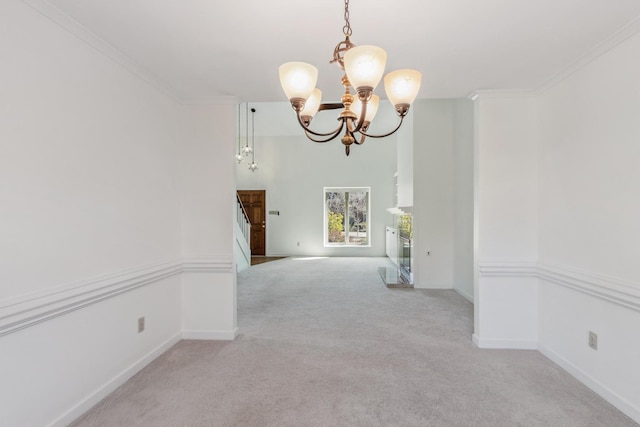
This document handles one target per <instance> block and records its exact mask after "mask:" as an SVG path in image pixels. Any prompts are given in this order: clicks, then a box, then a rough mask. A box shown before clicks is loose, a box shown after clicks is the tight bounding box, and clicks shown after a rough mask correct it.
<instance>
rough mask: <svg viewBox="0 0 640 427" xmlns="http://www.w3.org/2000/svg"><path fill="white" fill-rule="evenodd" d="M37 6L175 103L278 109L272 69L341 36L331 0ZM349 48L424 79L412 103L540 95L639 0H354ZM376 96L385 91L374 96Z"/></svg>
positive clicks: (636, 10) (320, 54)
mask: <svg viewBox="0 0 640 427" xmlns="http://www.w3.org/2000/svg"><path fill="white" fill-rule="evenodd" d="M25 1H27V2H31V3H34V2H40V3H46V2H47V1H48V2H49V3H51V4H52V5H53V6H55V7H56V8H58V9H59V10H60V11H61V12H62V13H64V14H66V15H68V17H70V18H72V19H73V20H75V21H77V22H78V23H79V24H81V25H82V26H84V27H85V28H86V29H88V30H89V31H90V32H91V33H93V34H95V35H96V36H98V37H99V38H100V39H102V40H103V41H105V42H107V43H108V44H110V45H112V46H113V47H115V49H117V50H118V51H120V52H121V53H123V54H124V55H126V56H127V57H128V58H129V59H130V60H131V61H132V62H134V63H136V64H137V65H138V66H139V67H140V68H142V69H143V70H145V72H146V73H148V74H149V75H151V76H153V77H154V79H155V80H156V81H157V82H160V84H161V85H162V86H163V87H164V88H165V89H166V90H167V91H168V92H170V93H172V94H174V96H175V97H176V98H179V99H182V100H195V99H201V98H209V97H218V96H235V97H239V98H240V99H241V100H249V101H286V99H285V97H284V95H283V94H282V91H281V89H280V84H279V81H278V66H279V65H280V64H281V63H283V62H288V61H304V62H310V63H313V64H314V65H316V66H317V67H318V68H319V73H320V78H319V82H318V86H319V87H320V88H321V89H322V90H323V92H324V93H325V100H327V101H328V100H330V98H333V99H334V100H337V99H338V97H339V96H340V93H341V92H340V78H341V72H340V70H339V69H338V68H337V67H336V66H335V65H333V64H329V59H330V58H331V56H332V54H333V48H334V47H335V45H336V44H337V43H338V42H339V41H341V40H342V39H343V35H342V27H343V25H344V22H343V9H344V3H343V2H342V1H339V0H315V1H310V0H277V1H265V0H245V1H237V0H236V1H231V0H229V1H219V0H179V1H178V0H25ZM350 12H351V13H350V16H351V26H352V28H353V36H352V41H353V42H354V43H355V44H373V45H378V46H381V47H383V48H385V49H386V50H387V54H388V65H387V70H393V69H397V68H416V69H419V70H420V71H421V72H422V73H423V87H422V90H421V92H420V95H419V97H420V98H443V97H462V96H466V95H468V94H469V93H470V92H472V91H474V90H497V89H500V90H519V89H536V88H540V87H541V86H543V85H544V84H545V83H546V82H547V81H549V80H550V79H552V78H553V77H554V76H556V75H557V74H558V73H561V72H562V71H563V70H565V69H567V67H570V66H571V65H572V64H573V63H575V62H576V61H578V60H580V58H581V57H583V56H584V55H586V54H588V53H589V52H591V51H593V50H594V49H596V48H597V47H598V45H599V44H600V43H602V42H603V41H606V40H607V39H608V38H611V37H612V36H614V35H615V34H616V33H617V32H620V31H624V30H625V26H627V28H628V26H629V25H636V24H634V21H635V20H636V19H637V18H638V17H640V1H638V0H606V1H605V0H536V1H531V0H511V1H509V0H480V1H479V0H438V1H436V0H353V1H351V3H350ZM377 92H378V93H379V94H380V95H381V96H382V97H384V93H381V92H382V91H381V90H378V91H377Z"/></svg>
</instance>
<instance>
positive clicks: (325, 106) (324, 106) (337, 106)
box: [318, 102, 344, 111]
mask: <svg viewBox="0 0 640 427" xmlns="http://www.w3.org/2000/svg"><path fill="white" fill-rule="evenodd" d="M340 108H344V104H343V103H342V102H333V103H325V104H320V108H318V111H323V110H338V109H340Z"/></svg>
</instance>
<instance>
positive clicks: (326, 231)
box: [322, 187, 371, 248]
mask: <svg viewBox="0 0 640 427" xmlns="http://www.w3.org/2000/svg"><path fill="white" fill-rule="evenodd" d="M340 191H342V192H362V191H366V192H367V194H368V196H367V221H366V222H367V231H366V233H367V243H366V244H364V245H355V244H349V233H350V231H349V230H348V228H349V227H347V226H346V225H347V224H348V223H349V221H348V218H349V213H348V209H349V208H348V206H345V209H346V211H347V212H346V218H345V228H346V230H345V233H346V234H345V243H330V242H329V227H328V225H329V218H328V217H329V215H328V209H327V192H340ZM322 206H323V208H322V210H323V216H322V228H323V230H324V232H323V244H324V247H325V248H370V247H371V187H323V189H322Z"/></svg>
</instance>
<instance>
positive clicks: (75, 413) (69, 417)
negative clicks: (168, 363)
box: [49, 333, 181, 427]
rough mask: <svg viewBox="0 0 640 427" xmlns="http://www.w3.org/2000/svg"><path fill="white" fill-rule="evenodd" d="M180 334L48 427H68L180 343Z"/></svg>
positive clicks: (152, 351)
mask: <svg viewBox="0 0 640 427" xmlns="http://www.w3.org/2000/svg"><path fill="white" fill-rule="evenodd" d="M180 338H181V334H180V333H178V334H176V335H174V336H172V337H171V338H169V339H168V340H167V341H165V342H164V343H162V344H160V345H159V346H158V347H156V348H155V349H153V350H151V351H150V352H149V353H148V354H147V355H146V356H144V357H142V358H141V359H140V360H138V361H136V362H135V363H133V364H132V365H131V366H129V367H128V368H126V369H125V370H124V371H122V372H121V373H120V374H118V375H116V377H115V378H113V379H112V380H110V381H109V382H107V383H106V384H105V385H103V386H102V387H100V388H99V389H98V390H96V391H95V392H93V393H91V394H90V395H89V396H88V397H87V398H85V399H84V400H82V401H81V402H80V403H78V404H77V405H75V406H74V407H72V408H71V409H69V410H68V411H67V412H65V413H64V414H62V415H61V416H60V417H58V418H57V419H56V420H54V421H53V422H51V423H50V424H49V426H50V427H58V426H59V427H64V426H68V425H69V424H70V423H72V422H73V421H74V420H76V419H77V418H78V417H80V416H81V415H82V414H84V413H85V412H87V411H88V410H89V409H91V408H92V407H93V406H95V405H96V404H97V403H98V402H100V401H101V400H102V399H104V398H105V397H107V396H108V395H109V394H111V393H113V392H114V391H115V390H116V389H117V388H118V387H120V386H121V385H122V384H124V383H125V382H127V381H128V380H129V379H130V378H131V377H133V376H134V375H135V374H137V373H138V372H140V371H141V370H142V369H143V368H144V367H145V366H147V365H148V364H149V363H151V362H153V361H154V360H155V359H156V358H157V357H158V356H160V355H162V354H163V353H164V352H166V351H167V350H169V349H170V348H171V347H173V346H174V345H175V344H176V343H178V342H179V341H180Z"/></svg>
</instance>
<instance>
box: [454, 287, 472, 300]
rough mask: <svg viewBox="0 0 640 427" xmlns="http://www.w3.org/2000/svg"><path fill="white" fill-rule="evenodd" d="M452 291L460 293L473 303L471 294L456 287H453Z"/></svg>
mask: <svg viewBox="0 0 640 427" xmlns="http://www.w3.org/2000/svg"><path fill="white" fill-rule="evenodd" d="M453 290H454V291H456V292H457V293H458V294H460V295H462V296H463V297H465V298H466V300H467V301H469V302H470V303H471V304H473V303H474V302H473V295H471V294H468V293H467V292H465V291H463V290H462V289H458V288H453Z"/></svg>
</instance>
